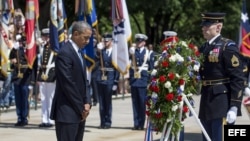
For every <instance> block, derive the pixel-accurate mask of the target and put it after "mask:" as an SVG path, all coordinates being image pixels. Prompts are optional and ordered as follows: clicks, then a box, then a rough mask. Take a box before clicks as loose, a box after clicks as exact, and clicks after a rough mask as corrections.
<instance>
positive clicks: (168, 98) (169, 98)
mask: <svg viewBox="0 0 250 141" xmlns="http://www.w3.org/2000/svg"><path fill="white" fill-rule="evenodd" d="M165 99H166V100H167V101H171V100H173V99H174V94H173V93H169V94H167V95H166V96H165Z"/></svg>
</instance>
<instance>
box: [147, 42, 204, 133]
mask: <svg viewBox="0 0 250 141" xmlns="http://www.w3.org/2000/svg"><path fill="white" fill-rule="evenodd" d="M161 47H162V53H161V55H160V57H159V58H158V61H156V63H155V66H156V68H155V69H154V70H152V71H151V81H150V83H149V86H148V94H147V98H146V115H147V116H148V118H149V120H150V122H151V123H152V125H153V130H154V131H157V133H158V132H162V131H163V128H164V125H165V123H166V124H167V127H169V126H170V124H172V125H171V126H172V128H171V134H174V135H177V133H178V132H179V131H180V130H181V128H182V127H183V123H182V121H183V120H184V119H185V118H186V117H187V113H188V111H189V108H188V106H187V105H186V103H184V102H183V95H185V96H186V97H187V99H188V100H189V101H190V103H191V105H192V103H193V99H192V95H193V94H196V93H197V88H198V86H199V84H200V76H199V74H198V70H199V67H200V62H201V59H202V57H201V55H200V53H199V52H198V49H197V47H196V46H195V45H193V44H191V43H190V41H178V42H176V43H174V44H161ZM180 114H181V115H180ZM180 117H181V118H180Z"/></svg>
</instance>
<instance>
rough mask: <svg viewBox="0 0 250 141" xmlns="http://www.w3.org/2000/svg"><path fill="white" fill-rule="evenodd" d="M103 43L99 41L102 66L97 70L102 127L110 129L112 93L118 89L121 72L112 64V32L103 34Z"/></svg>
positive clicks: (98, 46)
mask: <svg viewBox="0 0 250 141" xmlns="http://www.w3.org/2000/svg"><path fill="white" fill-rule="evenodd" d="M103 40H104V45H103V43H99V44H98V45H97V48H98V49H99V50H100V52H99V56H100V57H99V58H100V64H101V67H100V68H99V71H98V72H97V78H96V79H97V80H96V81H97V86H98V93H99V105H100V106H99V112H100V120H101V124H100V129H109V128H110V127H111V124H112V94H113V91H115V90H116V89H117V84H118V80H119V75H120V73H119V72H118V71H117V70H116V69H115V67H114V66H113V64H112V47H113V45H112V41H113V40H112V34H104V35H103Z"/></svg>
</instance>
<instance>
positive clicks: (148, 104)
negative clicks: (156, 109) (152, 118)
mask: <svg viewBox="0 0 250 141" xmlns="http://www.w3.org/2000/svg"><path fill="white" fill-rule="evenodd" d="M149 100H150V99H148V100H147V101H146V105H147V106H148V107H150V105H151V104H150V102H149Z"/></svg>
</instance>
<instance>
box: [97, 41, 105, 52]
mask: <svg viewBox="0 0 250 141" xmlns="http://www.w3.org/2000/svg"><path fill="white" fill-rule="evenodd" d="M97 48H98V49H99V50H102V49H103V48H104V44H103V43H102V42H100V43H98V44H97Z"/></svg>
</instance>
